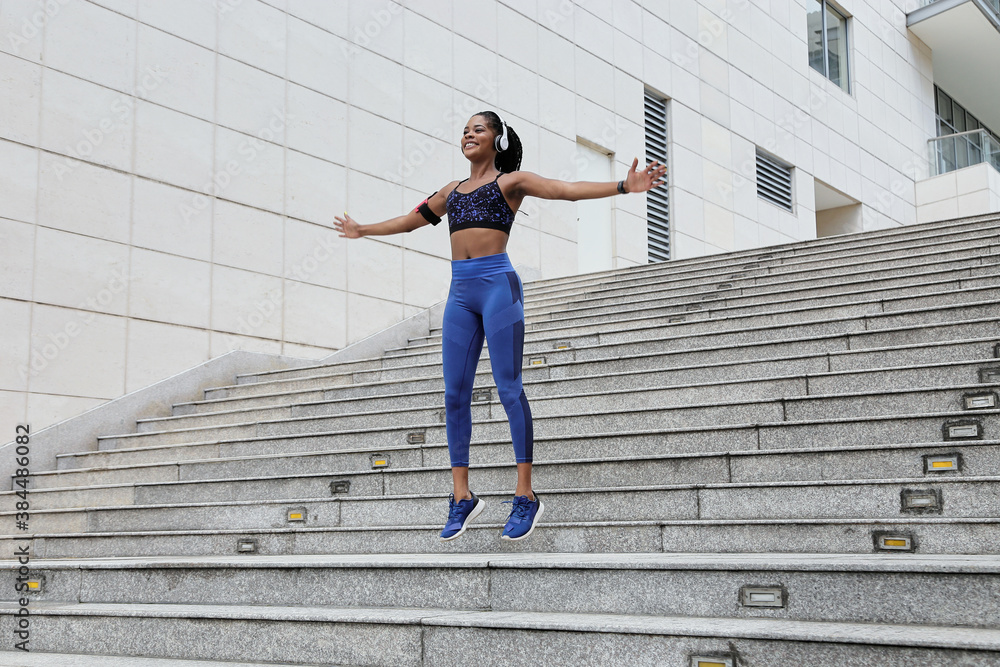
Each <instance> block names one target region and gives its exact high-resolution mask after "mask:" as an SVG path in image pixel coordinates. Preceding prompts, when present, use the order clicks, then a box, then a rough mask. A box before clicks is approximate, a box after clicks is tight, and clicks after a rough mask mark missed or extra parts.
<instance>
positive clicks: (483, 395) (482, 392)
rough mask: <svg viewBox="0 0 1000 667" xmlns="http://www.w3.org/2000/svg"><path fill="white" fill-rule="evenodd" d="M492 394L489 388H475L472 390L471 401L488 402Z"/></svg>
mask: <svg viewBox="0 0 1000 667" xmlns="http://www.w3.org/2000/svg"><path fill="white" fill-rule="evenodd" d="M491 396H492V394H491V393H490V390H489V389H475V390H473V392H472V402H473V403H483V402H486V403H488V402H489V401H490V399H491Z"/></svg>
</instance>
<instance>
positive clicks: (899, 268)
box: [525, 241, 997, 309]
mask: <svg viewBox="0 0 1000 667" xmlns="http://www.w3.org/2000/svg"><path fill="white" fill-rule="evenodd" d="M951 254H952V255H953V256H951V257H944V258H939V257H922V258H921V261H919V262H916V261H911V262H909V263H897V264H896V265H894V266H888V267H883V266H879V265H877V264H876V265H871V264H870V263H869V264H862V265H851V266H848V267H842V268H841V270H840V272H839V273H832V274H830V275H824V276H818V275H817V272H816V271H786V272H777V273H775V272H772V271H769V268H770V269H772V270H773V267H768V266H765V265H764V264H754V265H747V266H746V267H736V268H724V267H720V268H719V269H718V270H717V272H716V273H710V274H705V275H704V276H700V277H695V278H686V279H685V278H683V277H682V276H675V275H672V274H671V273H669V272H662V273H660V274H656V275H650V276H647V277H646V278H644V279H641V280H639V279H638V276H635V277H633V278H632V279H631V280H632V282H631V284H628V285H617V284H616V283H615V282H600V281H598V282H596V283H594V284H589V285H586V286H581V287H576V288H572V289H569V288H567V289H565V290H563V291H560V292H555V293H551V294H546V293H543V292H533V291H531V290H529V286H530V285H532V283H528V284H527V285H526V286H525V290H526V294H525V302H526V308H529V309H531V308H542V307H544V306H545V305H546V304H552V305H553V306H558V304H559V303H573V304H584V303H588V302H590V303H592V302H595V301H596V302H599V301H600V300H601V299H610V298H616V297H619V298H620V297H626V298H632V297H635V296H638V297H640V298H642V297H647V296H650V295H652V294H664V295H669V294H676V295H682V294H685V293H687V294H693V293H696V292H711V291H715V290H718V289H719V288H720V286H722V285H724V284H726V283H731V284H732V285H733V287H738V288H743V289H748V290H751V291H759V292H761V293H766V292H769V291H773V290H775V289H779V288H781V287H788V288H789V289H799V290H805V289H810V288H820V287H824V286H826V285H832V286H845V285H850V284H853V283H857V282H859V281H863V280H868V279H872V278H882V279H886V280H900V279H905V278H907V277H911V278H917V277H919V276H934V275H939V274H941V273H945V272H948V271H958V272H961V271H971V270H972V269H977V270H984V271H985V270H989V269H992V268H994V267H995V266H996V261H995V260H996V259H997V257H996V254H995V253H994V252H993V243H991V242H988V241H983V242H978V243H973V244H970V245H969V246H966V248H965V252H963V253H951ZM635 270H638V269H637V268H636V269H635ZM823 278H826V279H827V281H828V282H826V283H824V281H823Z"/></svg>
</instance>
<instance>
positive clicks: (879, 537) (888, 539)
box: [872, 531, 916, 552]
mask: <svg viewBox="0 0 1000 667" xmlns="http://www.w3.org/2000/svg"><path fill="white" fill-rule="evenodd" d="M872 537H873V538H874V540H875V550H876V551H910V552H913V551H916V543H915V542H914V540H913V536H912V535H910V534H909V533H887V532H884V531H875V532H873V533H872Z"/></svg>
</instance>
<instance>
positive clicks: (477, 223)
mask: <svg viewBox="0 0 1000 667" xmlns="http://www.w3.org/2000/svg"><path fill="white" fill-rule="evenodd" d="M503 174H504V172H500V173H499V174H497V177H496V178H495V179H493V180H492V181H491V182H489V183H486V184H485V185H481V186H479V187H478V188H476V189H475V190H473V191H472V192H459V191H458V186H457V185H456V186H455V189H453V190H452V191H451V192H450V193H449V194H448V199H447V200H446V201H445V205H446V206H447V208H448V233H449V234H454V233H455V232H457V231H459V230H460V229H472V228H474V227H485V228H487V229H499V230H500V231H502V232H504V233H506V234H508V235H509V234H510V228H511V226H512V225H513V224H514V211H512V210H511V208H510V204H508V203H507V200H506V199H505V198H504V196H503V192H501V191H500V184H499V183H497V180H498V179H499V178H500V177H501V176H503ZM467 180H469V179H467V178H466V179H465V180H462V181H459V185H461V184H462V183H465V181H467Z"/></svg>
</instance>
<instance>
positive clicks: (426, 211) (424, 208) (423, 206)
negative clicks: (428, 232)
mask: <svg viewBox="0 0 1000 667" xmlns="http://www.w3.org/2000/svg"><path fill="white" fill-rule="evenodd" d="M437 193H438V191H437V190H435V191H434V193H433V194H432V195H431V197H433V196H434V195H436V194H437ZM431 197H428V198H427V199H430V198H431ZM427 199H425V200H423V201H422V202H420V205H419V206H417V207H416V208H415V209H413V210H414V211H417V212H418V213H419V214H420V215H422V216H424V218H426V219H427V222H429V223H431V224H432V225H436V224H437V223H439V222H441V216H439V215H435V214H434V211H432V210H431V207H430V206H428V205H427Z"/></svg>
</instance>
